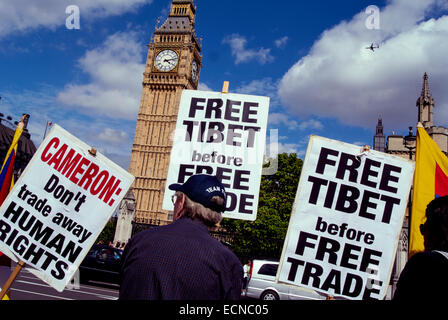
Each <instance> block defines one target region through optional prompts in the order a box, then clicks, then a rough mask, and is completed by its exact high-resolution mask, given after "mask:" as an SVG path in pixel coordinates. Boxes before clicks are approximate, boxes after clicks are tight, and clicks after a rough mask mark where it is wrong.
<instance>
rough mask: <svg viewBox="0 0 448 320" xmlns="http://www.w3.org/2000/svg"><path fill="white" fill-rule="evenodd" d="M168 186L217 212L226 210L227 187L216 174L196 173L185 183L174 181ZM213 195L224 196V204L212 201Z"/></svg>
mask: <svg viewBox="0 0 448 320" xmlns="http://www.w3.org/2000/svg"><path fill="white" fill-rule="evenodd" d="M168 188H169V189H170V190H174V191H181V192H183V193H185V194H186V195H187V197H188V198H190V199H191V200H193V201H194V202H198V203H200V204H202V205H203V206H204V207H207V208H210V209H212V210H214V211H216V212H224V211H225V209H226V189H225V188H224V186H223V185H222V183H221V181H219V179H218V178H217V177H216V176H211V175H208V174H195V175H193V176H191V177H190V178H188V180H187V181H185V183H184V184H180V183H173V184H170V186H169V187H168ZM213 196H219V197H221V198H223V199H224V203H223V205H222V206H220V205H218V204H217V203H215V202H212V201H210V200H211V198H212V197H213Z"/></svg>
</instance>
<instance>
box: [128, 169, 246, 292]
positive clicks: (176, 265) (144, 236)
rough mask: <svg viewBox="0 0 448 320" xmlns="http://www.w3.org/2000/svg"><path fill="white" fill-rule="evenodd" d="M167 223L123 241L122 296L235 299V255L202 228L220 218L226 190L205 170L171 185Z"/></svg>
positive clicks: (237, 278)
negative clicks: (170, 216) (171, 193)
mask: <svg viewBox="0 0 448 320" xmlns="http://www.w3.org/2000/svg"><path fill="white" fill-rule="evenodd" d="M169 189H170V190H173V191H175V194H174V195H173V197H172V199H173V203H174V211H173V223H171V224H169V225H166V226H161V227H157V228H152V229H148V230H145V231H142V232H140V233H138V234H136V235H135V236H134V237H132V238H131V239H130V240H129V243H128V244H127V246H126V249H125V251H124V253H123V266H122V270H121V275H122V281H121V286H120V299H122V300H129V299H131V300H137V299H138V300H141V299H145V300H146V299H147V300H236V299H239V298H240V296H241V281H242V280H241V279H242V277H243V268H242V266H241V263H240V261H239V260H238V258H237V257H236V256H235V255H234V254H233V253H232V252H231V251H230V250H229V249H228V248H226V247H225V246H224V245H222V244H221V243H220V242H219V241H217V240H216V239H214V238H212V237H211V236H210V234H209V233H208V227H213V226H215V225H216V224H217V223H218V222H220V221H221V219H222V215H221V213H222V212H223V211H224V210H225V205H226V193H225V189H224V186H223V185H222V183H221V182H220V181H219V180H218V179H217V178H216V177H215V176H210V175H205V174H198V175H193V176H191V177H190V178H189V179H188V180H187V181H186V182H185V183H184V184H172V185H170V186H169Z"/></svg>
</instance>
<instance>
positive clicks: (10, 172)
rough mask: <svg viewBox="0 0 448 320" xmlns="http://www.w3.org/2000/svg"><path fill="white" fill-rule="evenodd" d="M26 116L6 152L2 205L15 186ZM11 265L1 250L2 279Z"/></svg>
mask: <svg viewBox="0 0 448 320" xmlns="http://www.w3.org/2000/svg"><path fill="white" fill-rule="evenodd" d="M24 117H25V116H24ZM24 117H22V120H21V121H20V123H19V124H18V125H17V128H16V131H15V133H14V137H13V138H12V142H11V146H10V147H9V150H8V152H7V153H6V157H5V160H4V161H3V164H2V167H1V170H0V206H1V204H2V203H3V201H5V199H6V196H7V195H8V193H9V191H10V190H11V189H12V187H13V186H14V163H15V160H16V154H17V145H18V143H19V139H20V136H21V135H22V132H23V127H24V123H23V120H24ZM10 265H11V260H10V259H9V258H8V257H7V256H6V255H4V254H3V253H2V252H0V279H2V280H3V278H6V279H7V278H8V277H9V273H10V269H9V268H10ZM1 282H3V281H1ZM3 284H4V283H0V287H1V286H3ZM4 299H8V296H7V295H5V298H4Z"/></svg>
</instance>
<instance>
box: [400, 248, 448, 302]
mask: <svg viewBox="0 0 448 320" xmlns="http://www.w3.org/2000/svg"><path fill="white" fill-rule="evenodd" d="M447 297H448V259H447V258H446V257H444V256H443V255H442V254H441V253H439V252H435V251H425V252H419V253H416V254H414V255H413V256H412V257H411V258H410V259H409V261H408V262H407V263H406V265H405V267H404V269H403V271H402V272H401V274H400V278H399V280H398V283H397V289H396V290H395V293H394V297H393V299H394V300H440V299H446V298H447Z"/></svg>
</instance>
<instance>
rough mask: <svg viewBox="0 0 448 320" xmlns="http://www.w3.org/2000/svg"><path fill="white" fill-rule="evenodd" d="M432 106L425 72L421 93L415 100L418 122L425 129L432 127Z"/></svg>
mask: <svg viewBox="0 0 448 320" xmlns="http://www.w3.org/2000/svg"><path fill="white" fill-rule="evenodd" d="M434 104H435V103H434V99H433V98H432V96H431V93H430V92H429V83H428V74H427V73H426V72H425V74H424V75H423V86H422V92H421V94H420V97H418V99H417V108H418V122H421V123H422V124H423V126H424V127H425V128H430V127H432V126H434V122H433V119H434V118H433V116H434Z"/></svg>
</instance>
